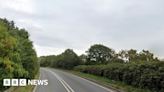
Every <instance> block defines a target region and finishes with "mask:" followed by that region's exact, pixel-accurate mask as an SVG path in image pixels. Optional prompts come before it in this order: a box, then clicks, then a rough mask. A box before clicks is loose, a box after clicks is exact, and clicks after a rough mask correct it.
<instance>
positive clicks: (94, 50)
mask: <svg viewBox="0 0 164 92" xmlns="http://www.w3.org/2000/svg"><path fill="white" fill-rule="evenodd" d="M86 52H87V54H88V62H90V61H96V62H97V63H101V64H104V62H105V61H106V60H111V59H113V58H115V57H116V55H115V52H114V50H112V49H110V48H108V47H106V46H103V45H101V44H95V45H93V46H91V47H90V48H89V50H88V51H86Z"/></svg>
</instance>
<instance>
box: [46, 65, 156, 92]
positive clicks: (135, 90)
mask: <svg viewBox="0 0 164 92" xmlns="http://www.w3.org/2000/svg"><path fill="white" fill-rule="evenodd" d="M47 68H52V67H47ZM52 69H57V70H62V71H65V72H69V73H71V74H74V75H77V76H82V77H86V78H91V79H94V80H95V81H97V82H99V83H103V84H106V85H109V86H112V87H114V88H117V89H120V90H123V91H125V92H153V91H150V90H149V89H140V88H135V87H133V86H130V85H127V84H125V83H123V82H118V81H113V80H110V79H108V78H105V77H100V76H96V75H92V74H88V73H82V72H77V71H73V70H66V69H61V68H52Z"/></svg>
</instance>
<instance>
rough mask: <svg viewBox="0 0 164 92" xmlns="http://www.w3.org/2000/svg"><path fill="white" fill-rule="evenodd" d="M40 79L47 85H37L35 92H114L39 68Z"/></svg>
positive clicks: (52, 70) (82, 80)
mask: <svg viewBox="0 0 164 92" xmlns="http://www.w3.org/2000/svg"><path fill="white" fill-rule="evenodd" d="M40 73H41V77H40V79H41V80H43V79H48V85H38V86H37V87H36V90H34V91H35V92H114V91H112V90H111V89H108V88H105V87H103V86H100V85H98V84H95V83H93V82H90V81H88V80H85V79H83V78H80V77H78V76H75V75H72V74H69V73H66V72H63V71H60V70H56V69H50V68H40Z"/></svg>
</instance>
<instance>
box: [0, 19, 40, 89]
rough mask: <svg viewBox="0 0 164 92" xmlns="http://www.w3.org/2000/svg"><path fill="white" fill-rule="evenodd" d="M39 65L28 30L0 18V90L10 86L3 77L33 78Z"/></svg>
mask: <svg viewBox="0 0 164 92" xmlns="http://www.w3.org/2000/svg"><path fill="white" fill-rule="evenodd" d="M39 66H40V65H39V62H38V58H37V55H36V51H35V50H34V49H33V42H32V41H30V39H29V34H28V32H27V31H26V30H25V29H19V28H18V27H16V26H15V23H14V21H9V20H7V19H6V18H5V19H2V18H0V91H2V90H5V89H7V88H8V87H4V86H3V79H5V78H9V79H12V78H16V79H18V78H26V79H32V78H34V76H35V74H36V73H37V72H38V70H39Z"/></svg>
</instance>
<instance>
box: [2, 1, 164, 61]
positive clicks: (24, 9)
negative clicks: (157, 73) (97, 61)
mask: <svg viewBox="0 0 164 92" xmlns="http://www.w3.org/2000/svg"><path fill="white" fill-rule="evenodd" d="M0 18H7V19H8V20H14V21H15V23H16V26H18V27H19V28H25V29H26V30H27V31H28V32H29V34H30V39H31V40H32V41H33V42H34V48H35V50H36V51H37V55H38V57H39V56H42V55H58V54H60V53H62V52H64V51H65V50H66V49H67V48H70V49H73V50H74V52H75V53H77V54H78V55H80V54H85V51H86V50H88V49H89V47H90V46H91V45H93V44H103V45H105V46H107V47H109V48H113V49H115V50H116V51H120V50H121V49H136V50H138V51H141V50H143V49H145V50H149V51H150V52H152V53H154V55H155V56H158V57H159V58H164V0H0Z"/></svg>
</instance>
